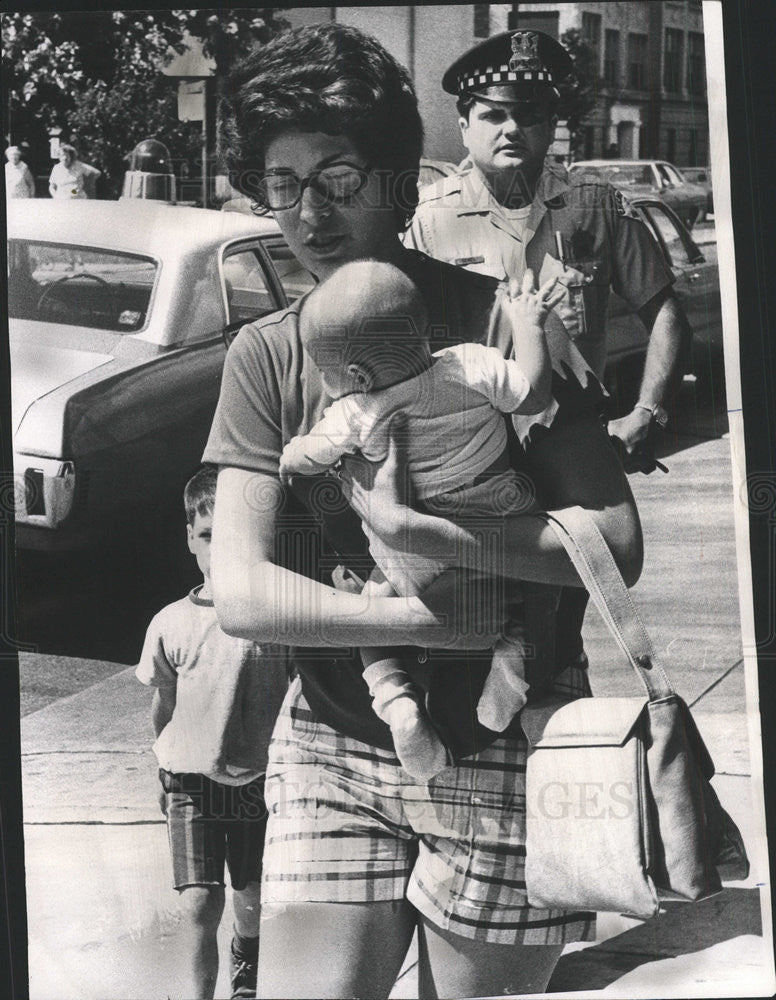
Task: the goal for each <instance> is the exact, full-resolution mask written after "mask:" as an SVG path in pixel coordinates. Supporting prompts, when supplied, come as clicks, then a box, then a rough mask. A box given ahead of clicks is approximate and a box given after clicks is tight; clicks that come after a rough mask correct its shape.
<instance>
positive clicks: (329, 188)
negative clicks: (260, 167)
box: [251, 160, 371, 215]
mask: <svg viewBox="0 0 776 1000" xmlns="http://www.w3.org/2000/svg"><path fill="white" fill-rule="evenodd" d="M370 169H371V168H370V167H369V166H362V167H360V166H358V165H357V164H355V163H348V162H347V161H345V160H343V161H341V162H339V163H330V164H329V165H328V166H326V167H322V168H321V169H320V170H314V171H313V172H312V173H311V174H308V176H307V177H299V176H297V174H295V173H294V171H293V170H283V169H276V170H268V171H267V172H266V173H265V174H264V176H263V177H262V178H261V180H260V181H259V183H258V190H257V192H256V200H255V201H253V202H251V211H252V212H253V213H254V214H255V215H263V214H264V213H266V212H267V211H271V212H282V211H284V210H285V209H287V208H293V207H294V205H297V204H299V202H300V201H301V199H302V195H303V194H304V191H305V188H307V187H311V188H312V189H313V190H314V191H315V192H316V193H317V194H318V195H320V197H321V198H322V199H324V201H326V202H328V203H333V204H337V205H342V204H345V203H346V202H347V201H349V200H350V199H351V198H352V197H353V196H354V195H356V194H358V192H359V191H360V190H361V188H362V187H363V186H364V185H365V184H366V182H367V180H368V178H369V171H370Z"/></svg>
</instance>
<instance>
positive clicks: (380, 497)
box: [339, 413, 414, 551]
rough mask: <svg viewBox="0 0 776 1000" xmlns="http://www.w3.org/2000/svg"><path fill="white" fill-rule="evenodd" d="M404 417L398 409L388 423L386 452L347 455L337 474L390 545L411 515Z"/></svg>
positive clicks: (354, 504)
mask: <svg viewBox="0 0 776 1000" xmlns="http://www.w3.org/2000/svg"><path fill="white" fill-rule="evenodd" d="M406 427H407V420H406V417H405V416H404V414H403V413H397V414H396V415H395V416H394V417H393V419H392V420H391V423H390V425H389V427H388V453H387V454H386V456H385V458H384V459H383V460H382V461H381V462H369V461H367V460H366V459H365V458H363V457H361V456H358V455H346V456H345V457H344V458H343V460H342V465H341V468H340V472H339V478H340V480H341V481H342V492H343V493H344V494H345V497H346V498H347V501H348V503H349V504H350V506H351V507H352V508H353V510H354V511H355V512H356V514H358V516H359V517H360V518H361V520H362V521H363V523H364V524H365V525H366V526H367V527H368V528H369V530H370V531H372V532H373V533H374V534H375V535H376V536H377V537H378V538H379V539H381V541H383V542H384V543H385V544H386V545H390V546H391V547H392V548H400V549H402V550H403V551H407V549H406V548H404V546H403V545H402V544H397V543H399V542H401V541H402V540H403V539H404V538H405V536H406V534H407V531H408V530H409V526H410V523H411V521H412V519H413V514H414V511H413V510H412V506H411V504H412V499H413V496H412V484H411V483H410V477H409V468H408V464H407V433H406Z"/></svg>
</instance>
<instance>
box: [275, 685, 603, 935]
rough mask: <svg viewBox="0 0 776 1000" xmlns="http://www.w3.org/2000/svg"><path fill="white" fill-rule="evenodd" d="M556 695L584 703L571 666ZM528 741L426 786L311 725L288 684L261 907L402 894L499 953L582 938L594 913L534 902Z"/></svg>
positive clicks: (382, 754) (377, 755)
mask: <svg viewBox="0 0 776 1000" xmlns="http://www.w3.org/2000/svg"><path fill="white" fill-rule="evenodd" d="M555 686H556V689H558V690H559V691H563V692H564V693H568V694H572V695H574V696H585V695H589V694H590V687H589V684H588V681H587V672H586V671H585V670H582V669H579V668H570V669H569V670H567V671H565V672H564V673H563V674H561V675H560V676H559V677H558V678H557V680H556V682H555ZM525 762H526V743H525V740H523V739H508V738H503V737H502V738H500V739H498V740H496V741H495V742H494V743H493V744H492V745H491V746H490V747H488V748H487V749H485V750H482V751H481V752H480V753H477V754H475V755H473V756H472V757H468V758H465V759H464V760H462V761H461V762H460V763H459V764H458V765H457V766H455V767H449V768H446V769H445V770H444V771H442V772H441V773H440V774H439V775H437V776H436V777H435V778H433V779H432V780H431V781H430V782H428V783H424V782H420V781H416V780H414V779H412V778H411V777H410V776H409V775H408V774H407V773H406V771H404V770H403V769H402V767H401V766H400V764H399V761H398V760H397V758H396V757H395V756H394V755H393V754H392V753H391V752H389V751H386V750H381V749H379V748H376V747H372V746H369V745H367V744H365V743H361V742H360V741H358V740H354V739H351V738H350V737H347V736H343V735H342V734H340V733H337V732H336V731H335V730H333V729H331V728H330V727H329V726H326V725H325V724H323V723H321V722H318V721H316V720H315V718H314V717H313V715H312V713H311V712H310V709H309V707H308V705H307V702H306V701H305V700H304V698H303V696H302V692H301V684H300V682H299V680H298V679H297V680H295V681H294V682H293V684H292V685H291V688H290V690H289V692H288V695H287V697H286V700H285V703H284V706H283V708H282V709H281V714H280V717H279V718H278V722H277V725H276V727H275V733H274V736H273V740H272V744H271V747H270V763H269V768H268V771H267V785H266V801H267V808H268V809H269V821H268V825H267V839H266V844H265V850H264V871H263V883H262V901H263V902H264V903H284V902H303V901H315V902H369V901H372V900H375V901H376V900H396V899H402V898H404V897H405V896H406V898H407V899H408V900H409V901H410V902H411V903H412V904H413V905H414V906H415V907H416V908H417V909H418V910H419V911H420V912H421V913H422V914H423V915H424V916H425V917H427V918H428V919H429V920H430V921H431V922H432V923H434V924H435V925H437V926H439V927H441V928H443V929H446V930H450V931H452V932H453V933H457V934H460V935H461V936H463V937H467V938H472V939H476V940H480V941H487V942H492V943H501V944H517V943H519V944H529V945H532V944H535V945H550V944H563V943H566V942H569V941H585V940H590V939H591V938H592V937H593V935H594V932H595V916H594V914H592V913H577V912H569V911H567V910H541V909H536V908H534V907H531V906H529V905H528V901H527V899H526V891H525V876H524V867H525Z"/></svg>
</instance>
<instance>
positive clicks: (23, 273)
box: [8, 240, 158, 333]
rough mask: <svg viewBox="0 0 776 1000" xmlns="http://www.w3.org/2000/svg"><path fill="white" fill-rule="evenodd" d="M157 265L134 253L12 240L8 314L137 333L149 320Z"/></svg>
mask: <svg viewBox="0 0 776 1000" xmlns="http://www.w3.org/2000/svg"><path fill="white" fill-rule="evenodd" d="M157 270H158V267H157V264H156V262H155V261H153V260H149V259H148V258H146V257H139V256H135V255H133V254H126V253H117V252H115V251H113V250H100V249H94V248H86V247H77V246H68V245H66V244H61V243H43V242H36V241H33V240H10V241H9V244H8V310H9V316H12V317H14V318H15V319H29V320H39V321H42V322H46V323H59V324H62V325H65V326H88V327H94V328H97V329H100V330H111V331H113V332H116V333H136V332H137V331H138V330H142V329H143V327H144V326H145V325H146V323H147V321H148V310H149V306H150V302H151V294H152V292H153V288H154V282H155V280H156V275H157Z"/></svg>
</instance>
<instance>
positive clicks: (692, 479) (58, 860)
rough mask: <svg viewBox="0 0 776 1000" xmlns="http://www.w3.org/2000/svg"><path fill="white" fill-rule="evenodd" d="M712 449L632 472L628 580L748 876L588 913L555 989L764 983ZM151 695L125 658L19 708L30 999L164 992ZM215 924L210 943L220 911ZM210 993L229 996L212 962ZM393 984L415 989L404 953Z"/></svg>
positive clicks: (718, 471) (145, 996) (168, 956)
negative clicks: (589, 923)
mask: <svg viewBox="0 0 776 1000" xmlns="http://www.w3.org/2000/svg"><path fill="white" fill-rule="evenodd" d="M728 456H729V451H728V444H727V442H726V441H720V440H715V441H704V442H701V443H699V444H696V445H694V446H693V447H692V448H688V449H686V450H684V451H678V452H676V453H675V454H673V455H671V456H670V457H669V458H667V459H666V462H667V464H668V465H669V466H670V468H671V490H670V491H669V490H667V488H666V486H665V482H664V481H661V480H656V479H655V476H650V477H640V479H639V480H636V481H634V479H635V477H634V479H632V480H631V482H632V485H633V486H634V489H637V490H638V494H639V495H638V497H637V499H638V501H639V505H640V509H641V512H642V519H643V524H644V531H645V538H646V549H647V565H646V566H645V570H644V575H643V577H642V581H640V583H639V584H638V586H637V588H636V589H635V591H634V593H635V597H636V601H637V603H638V604H639V606H640V608H642V610H643V613H644V616H645V618H646V620H647V623H648V627H649V629H650V633H651V635H652V638H653V641H654V643H655V646H656V649H657V650H658V652H659V653H660V654H662V655H664V656H665V657H666V660H667V661H668V662H670V669H671V678H672V680H673V681H674V683H675V686H676V687H677V689H678V690H679V692H680V693H681V694H682V695H683V696H684V697H685V698H686V699H687V701H688V702H689V703H691V704H692V707H693V713H694V716H695V718H696V721H697V723H698V726H699V728H700V730H701V733H702V735H703V736H704V739H705V740H706V742H707V744H708V746H709V749H710V751H711V753H712V756H713V758H714V760H715V763H716V765H717V776H716V777H715V779H714V785H715V788H716V790H717V792H718V794H719V796H720V799H721V800H722V803H723V805H725V807H726V808H727V809H728V811H729V812H730V813H731V815H732V816H733V818H734V819H735V821H736V822H737V823H738V825H739V827H740V829H741V831H742V833H743V836H744V839H745V841H746V844H747V848H748V849H749V852H750V856H751V857H752V860H753V871H752V875H751V877H750V878H749V879H748V880H747V881H746V882H743V883H736V884H732V885H729V886H727V887H726V888H725V890H724V891H723V893H721V894H720V895H718V896H716V897H714V898H712V899H710V900H707V901H705V902H703V903H700V904H695V905H687V904H684V905H678V904H673V905H670V906H666V908H665V912H664V913H663V914H661V916H660V917H658V918H656V919H654V920H651V921H647V922H641V921H636V920H631V919H628V918H624V917H620V916H618V915H616V914H604V915H602V916H601V918H600V919H599V923H598V940H597V941H596V942H594V943H591V944H588V945H571V946H569V947H567V949H566V951H565V952H564V955H563V957H562V958H561V961H560V963H559V965H558V967H557V969H556V972H555V974H554V976H553V979H552V981H551V983H550V988H549V989H550V992H551V993H552V994H554V995H557V996H559V997H566V996H569V997H570V996H576V995H579V994H581V993H582V992H583V990H584V991H585V992H584V995H585V996H589V997H596V996H605V997H622V998H626V997H627V998H630V997H669V996H678V997H690V996H705V997H725V996H746V995H770V994H771V993H772V991H773V981H772V972H769V970H772V955H771V947H772V946H771V942H770V924H768V927H767V928H766V931H767V933H766V937H765V938H763V937H762V936H761V935H762V921H761V915H760V914H761V909H760V905H761V899H760V896H761V893H762V892H763V891H765V892H767V885H766V882H767V879H768V870H767V862H764V861H763V858H764V857H765V855H764V851H763V849H762V845H759V844H758V842H757V837H758V834H757V823H758V819H757V817H758V816H759V814H760V812H761V804H760V803H758V802H757V800H756V796H755V795H754V794H753V787H752V784H751V782H750V779H749V775H750V774H751V773H752V770H751V766H750V756H749V741H748V735H747V716H746V707H745V700H744V676H743V673H744V668H743V665H742V662H741V644H740V636H739V634H738V629H739V627H738V621H739V613H738V606H737V601H736V600H735V598H734V595H735V594H736V593H737V574H736V570H735V561H734V559H733V557H732V546H733V529H732V523H731V517H730V487H729V472H726V468H727V469H729V457H728ZM725 463H727V466H726V464H725ZM726 476H727V477H728V478H727V485H726ZM666 478H668V477H666ZM677 552H681V555H682V558H681V560H678V559H677ZM585 635H586V646H587V649H588V652H589V655H590V660H591V663H592V664H593V665H594V670H593V674H592V677H593V686H594V689H595V692H596V693H597V694H600V695H606V694H615V693H622V694H624V693H634V690H635V689H634V687H633V683H634V682H633V680H632V679H631V677H630V676H629V674H628V671H627V669H625V668H623V667H622V664H621V663H620V661H619V660H618V659H617V656H618V654H617V652H616V649H615V647H614V644H613V641H612V640H610V639H609V637H608V636H607V635H606V634H605V632H604V630H603V627H602V626H601V625H600V623H599V622H598V620H597V617H596V615H595V612H591V613H590V614H589V615H588V619H587V623H586V629H585ZM701 636H702V641H701V638H700V637H701ZM26 655H33V654H26ZM150 700H151V693H150V691H148V690H146V689H144V688H142V687H141V685H140V684H138V683H137V681H135V679H134V676H133V671H132V668H129V669H126V670H121V671H120V672H118V673H114V674H112V675H111V676H110V677H107V678H106V679H105V680H102V681H100V682H98V683H97V684H94V685H92V686H91V687H88V688H86V689H85V690H83V691H80V692H78V693H77V694H73V695H70V696H68V697H65V698H62V699H60V700H59V701H57V702H55V703H53V704H51V705H48V706H46V707H45V708H43V709H41V710H39V711H37V712H34V713H32V714H31V715H28V716H26V717H25V718H24V719H23V720H22V753H23V759H22V763H23V782H24V820H25V838H26V842H25V848H26V869H27V906H28V919H29V937H30V970H31V972H30V987H31V1000H71V998H72V1000H114V998H115V1000H156V998H159V1000H163V998H164V997H166V996H167V992H168V989H169V988H170V986H171V984H172V983H174V980H175V964H174V945H175V936H176V929H177V918H176V911H175V907H176V896H175V893H174V891H173V890H172V888H171V887H170V875H169V859H168V851H167V844H166V833H165V827H164V825H163V822H162V817H161V815H160V813H159V812H158V807H157V804H156V800H157V792H156V788H157V785H156V766H155V761H154V758H153V755H152V754H151V752H150V750H149V749H148V748H149V746H150V744H151V742H152V733H151V726H150V715H149V709H150ZM227 906H229V903H227ZM769 919H770V918H768V920H769ZM222 927H223V930H222V933H221V939H220V949H221V953H222V954H226V950H227V947H228V937H229V930H228V928H229V914H227V915H226V918H225V920H224V922H223V924H222ZM216 996H217V997H225V996H228V985H227V982H226V975H225V974H224V972H222V975H221V977H220V979H219V983H218V987H217V993H216ZM393 996H394V997H396V998H400V997H407V998H408V997H415V996H417V985H416V975H415V967H414V957H413V954H412V953H411V954H410V956H409V958H408V960H407V963H406V966H405V970H404V972H403V974H402V975H401V976H400V978H399V980H398V982H397V984H396V987H395V990H394V994H393Z"/></svg>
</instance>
